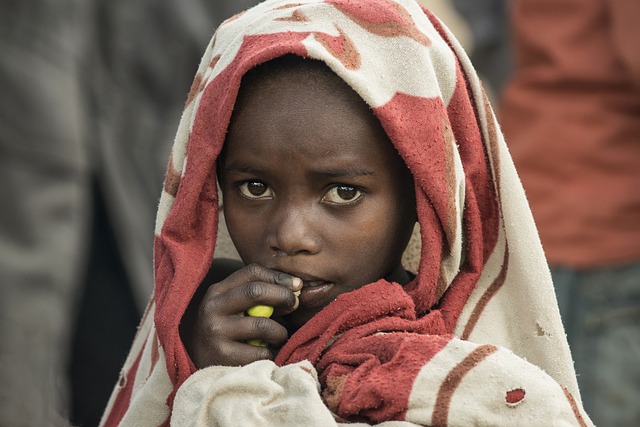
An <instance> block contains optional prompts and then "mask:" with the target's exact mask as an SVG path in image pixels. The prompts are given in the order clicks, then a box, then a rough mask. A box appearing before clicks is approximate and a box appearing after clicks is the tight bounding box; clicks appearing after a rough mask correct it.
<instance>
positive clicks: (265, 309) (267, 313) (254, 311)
mask: <svg viewBox="0 0 640 427" xmlns="http://www.w3.org/2000/svg"><path fill="white" fill-rule="evenodd" d="M247 314H248V315H249V316H251V317H271V315H272V314H273V307H271V306H270V305H261V304H258V305H255V306H253V307H251V308H250V309H249V310H247Z"/></svg>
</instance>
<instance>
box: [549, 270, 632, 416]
mask: <svg viewBox="0 0 640 427" xmlns="http://www.w3.org/2000/svg"><path fill="white" fill-rule="evenodd" d="M552 275H553V280H554V283H555V287H556V292H557V296H558V304H559V307H560V313H561V315H562V319H563V323H564V326H565V328H566V331H567V337H568V339H569V345H570V347H571V352H572V354H573V358H574V360H575V367H576V372H577V373H578V384H579V386H580V392H581V394H582V400H583V403H584V407H585V409H586V411H587V413H588V414H589V416H590V417H591V419H592V420H593V422H594V423H595V424H596V425H598V426H607V427H616V426H620V427H623V426H624V427H628V426H640V263H635V264H631V265H627V266H623V267H616V268H600V269H592V270H574V269H568V268H552Z"/></svg>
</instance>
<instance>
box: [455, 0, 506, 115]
mask: <svg viewBox="0 0 640 427" xmlns="http://www.w3.org/2000/svg"><path fill="white" fill-rule="evenodd" d="M450 1H451V3H452V5H453V7H454V8H455V10H456V11H457V12H458V13H459V14H460V16H461V17H462V18H463V19H464V20H465V21H466V22H467V25H468V31H469V33H470V37H472V39H473V46H472V48H471V49H467V50H468V51H469V56H470V58H471V62H473V65H474V67H475V68H476V70H478V73H479V74H480V76H481V77H482V79H483V83H484V86H485V90H487V92H488V96H489V98H490V99H491V101H492V104H493V105H495V106H496V107H498V106H499V103H500V93H501V92H502V90H503V88H504V85H505V83H506V81H507V79H508V78H509V75H510V74H511V70H512V64H511V51H510V45H509V34H508V33H509V28H508V17H507V9H508V3H509V1H508V0H482V1H478V0H450Z"/></svg>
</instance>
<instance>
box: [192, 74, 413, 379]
mask: <svg viewBox="0 0 640 427" xmlns="http://www.w3.org/2000/svg"><path fill="white" fill-rule="evenodd" d="M299 68H300V67H293V68H287V72H281V73H277V74H276V75H275V76H271V77H270V78H269V79H268V80H266V81H262V82H261V81H260V80H258V83H256V82H255V81H254V82H253V83H252V84H250V85H248V86H245V87H243V89H242V90H241V93H240V95H239V98H238V102H237V104H236V106H235V109H234V114H233V117H232V120H231V124H230V126H229V133H228V136H227V140H226V142H225V148H224V151H223V154H222V157H221V163H220V167H221V171H220V180H221V187H222V193H223V200H224V213H225V219H226V222H227V227H228V229H229V233H230V235H231V238H232V240H233V242H234V244H235V246H236V248H237V250H238V252H239V254H240V256H241V258H242V260H243V262H244V263H245V264H246V266H243V265H235V266H234V265H226V266H218V268H217V269H216V268H212V271H225V270H226V271H227V272H229V273H230V274H229V275H228V276H227V275H226V273H224V272H223V273H218V274H219V277H213V276H211V277H208V278H207V279H206V280H205V282H203V283H204V286H203V287H202V289H203V290H201V292H202V293H204V296H202V297H197V298H196V299H195V300H197V308H193V309H192V311H193V313H194V314H191V315H189V316H187V319H186V321H185V322H184V323H185V325H188V329H189V330H190V331H189V333H186V334H185V335H186V341H187V349H188V351H189V353H190V355H191V357H192V359H193V360H194V363H195V364H196V366H198V367H204V366H208V365H244V364H247V363H251V362H253V361H255V360H260V359H269V358H273V357H274V356H275V354H276V353H277V350H278V348H279V347H281V346H282V345H283V343H284V342H286V340H287V339H288V337H289V334H290V333H292V332H294V331H295V330H297V329H298V328H299V327H301V326H302V325H304V324H305V323H306V322H307V321H308V320H309V319H310V318H311V317H313V316H314V315H315V314H317V313H318V312H319V311H320V310H321V309H322V308H323V307H325V306H326V305H327V304H329V303H330V302H331V301H333V300H334V299H335V298H336V297H337V296H338V295H340V294H342V293H345V292H349V291H351V290H354V289H358V288H360V287H362V286H364V285H366V284H368V283H372V282H375V281H377V280H379V279H381V278H386V279H387V280H390V281H395V282H398V283H401V284H406V283H408V282H409V280H410V278H409V275H408V274H407V272H406V271H405V270H404V269H403V267H402V265H401V262H400V259H401V255H402V252H403V250H404V248H405V247H406V245H407V242H408V240H409V237H410V234H411V231H412V229H413V226H414V224H415V221H416V212H415V198H414V193H413V191H414V190H413V179H412V176H411V174H410V173H409V171H408V170H407V168H406V166H405V164H404V162H403V161H402V160H401V158H400V157H399V155H398V154H397V152H396V150H395V148H394V147H393V145H392V144H391V142H390V141H389V139H388V137H387V136H386V134H385V133H384V131H383V129H382V127H381V125H380V123H379V122H378V120H377V119H376V117H375V116H374V115H373V113H372V112H371V110H370V109H369V108H368V106H367V105H366V104H365V103H364V101H362V99H360V98H359V97H358V95H357V94H356V93H355V92H353V90H351V89H350V88H349V87H348V86H347V85H346V83H344V82H343V81H342V80H340V79H339V78H338V77H337V76H335V75H334V74H332V73H331V72H329V71H328V69H325V68H319V67H315V68H313V69H312V70H311V72H309V71H308V70H307V71H306V72H304V71H300V70H299ZM310 73H311V74H310ZM302 94H304V95H302ZM236 268H237V271H233V272H231V271H232V270H235V269H236ZM211 283H214V284H213V285H211V286H209V285H208V284H211ZM300 289H301V293H300V296H299V298H297V297H296V296H295V295H294V293H293V291H296V290H300ZM200 298H201V299H200ZM256 304H265V305H271V306H273V307H275V313H274V314H273V316H272V317H271V318H258V317H249V316H246V315H245V314H244V313H245V312H246V311H247V310H248V309H249V308H251V307H252V306H254V305H256ZM190 317H191V318H190ZM251 339H260V340H262V341H265V342H266V343H268V346H267V347H255V346H250V345H248V344H246V341H247V340H251Z"/></svg>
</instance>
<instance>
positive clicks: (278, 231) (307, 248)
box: [267, 204, 320, 256]
mask: <svg viewBox="0 0 640 427" xmlns="http://www.w3.org/2000/svg"><path fill="white" fill-rule="evenodd" d="M317 224H318V220H317V218H316V215H314V212H313V209H312V208H306V209H304V208H302V209H301V208H300V207H293V206H291V205H289V204H285V205H284V206H281V207H279V209H278V212H277V214H276V215H275V216H274V220H273V222H272V224H271V226H272V227H271V231H270V233H269V235H268V237H267V243H268V244H269V247H270V249H271V250H272V251H273V252H274V255H288V256H293V255H298V254H307V255H312V254H315V253H318V252H319V251H320V238H319V235H318V233H317V230H318V228H317Z"/></svg>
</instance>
